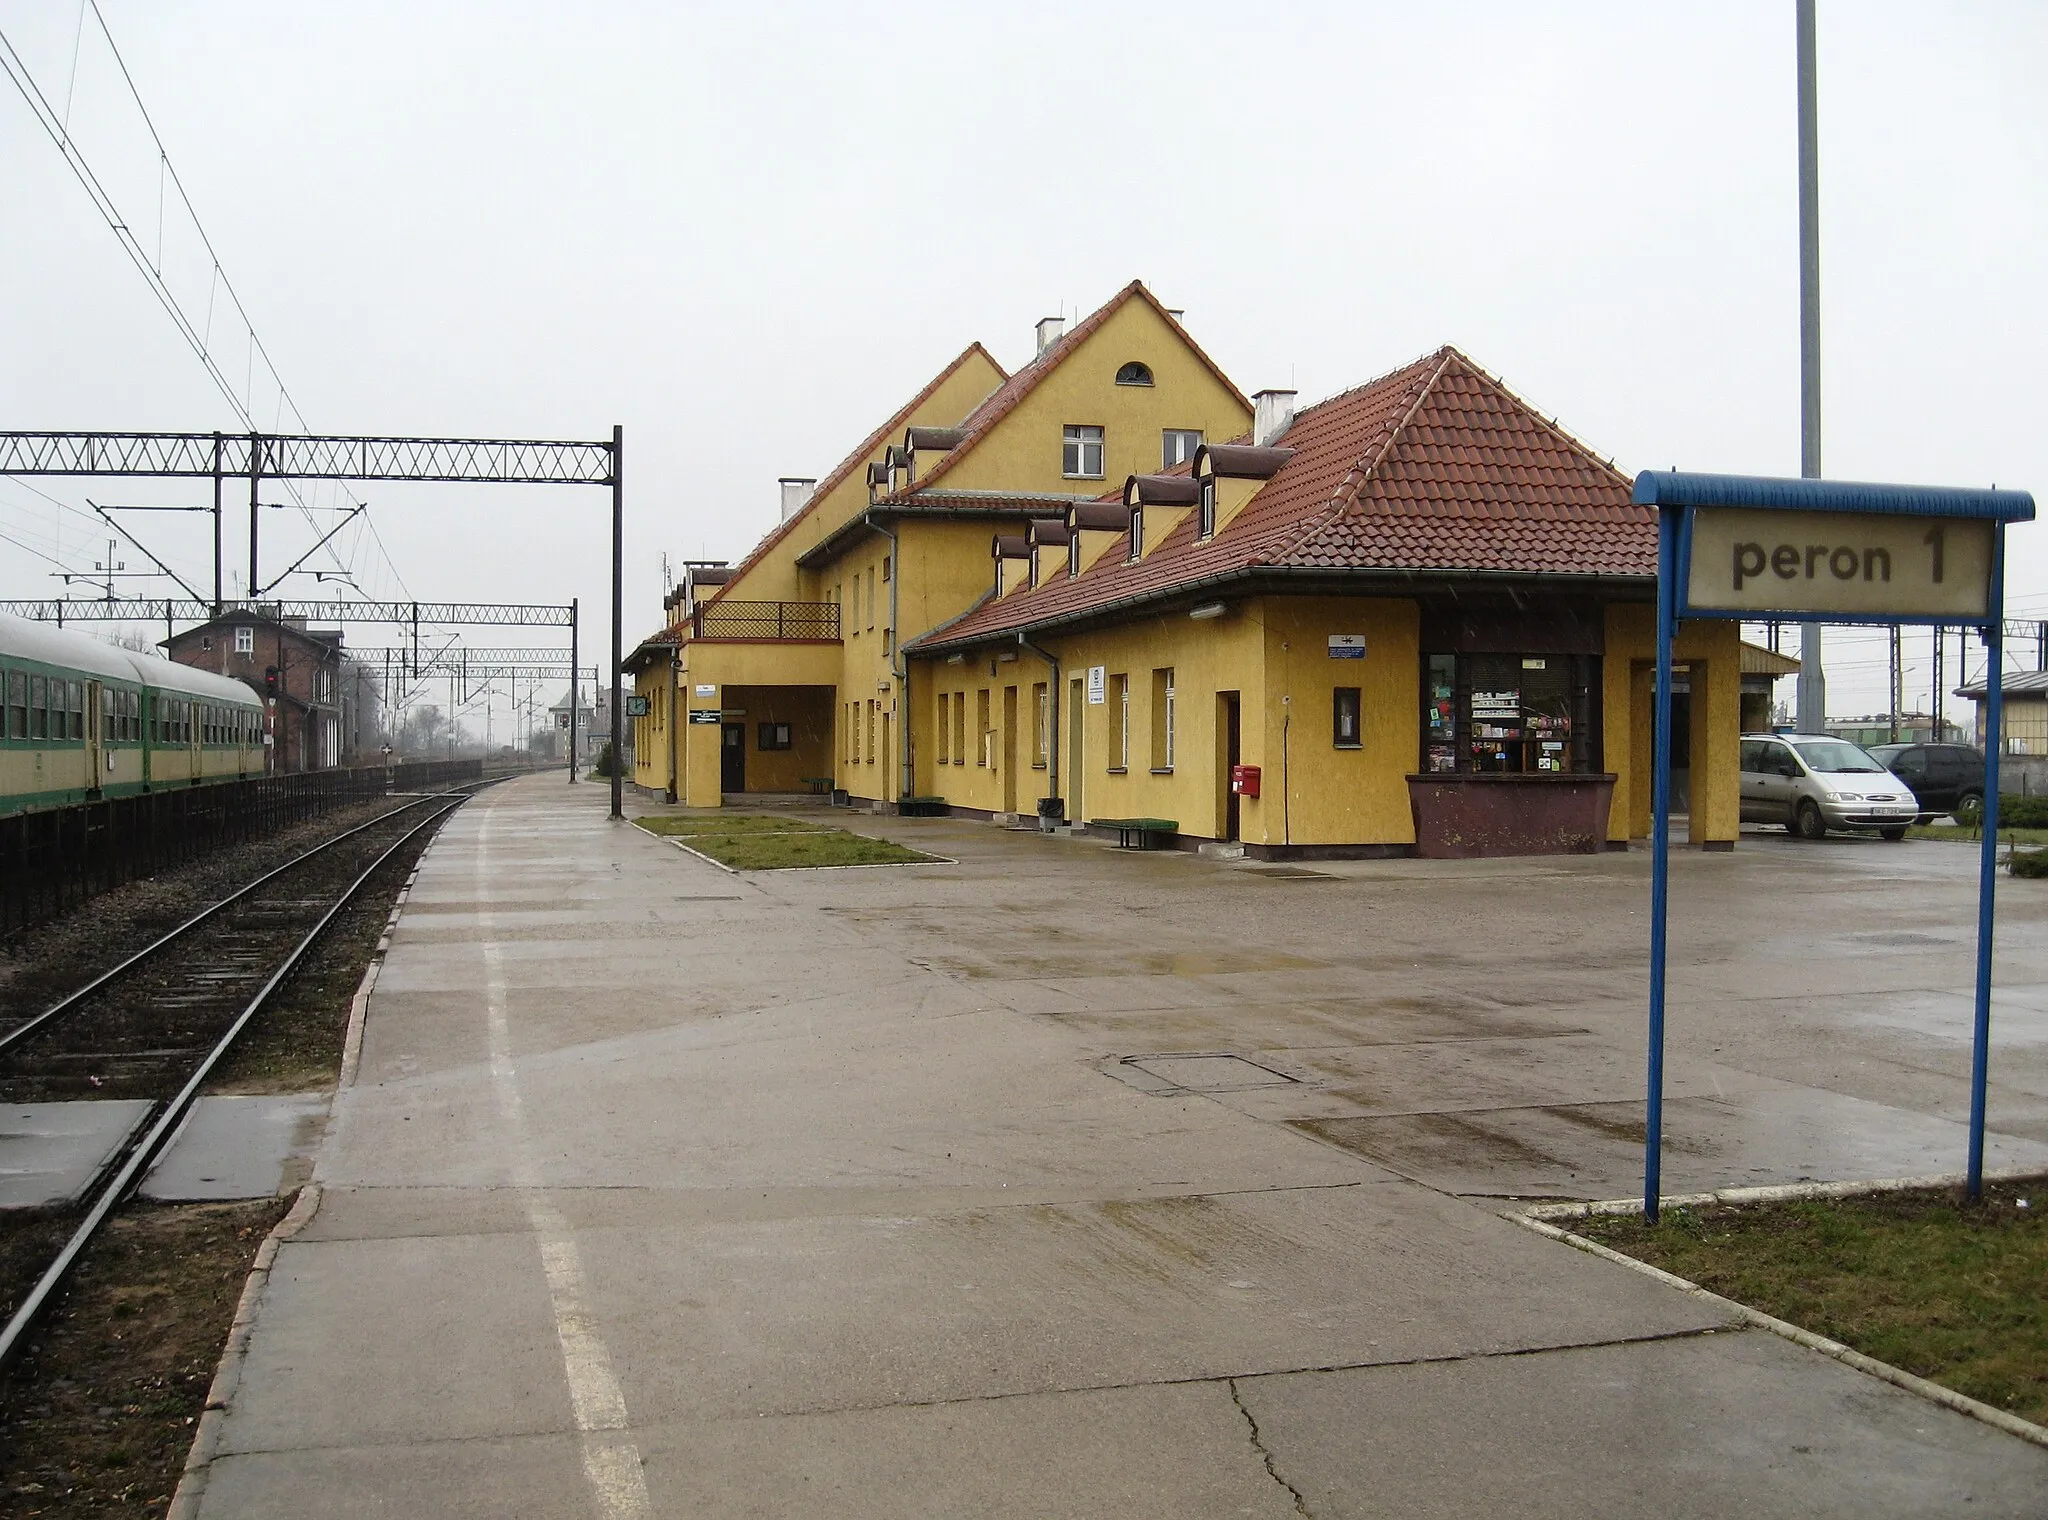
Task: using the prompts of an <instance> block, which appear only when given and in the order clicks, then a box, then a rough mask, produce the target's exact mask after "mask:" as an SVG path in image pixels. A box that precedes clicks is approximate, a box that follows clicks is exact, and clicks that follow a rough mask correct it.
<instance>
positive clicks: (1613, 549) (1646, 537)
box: [909, 347, 1657, 649]
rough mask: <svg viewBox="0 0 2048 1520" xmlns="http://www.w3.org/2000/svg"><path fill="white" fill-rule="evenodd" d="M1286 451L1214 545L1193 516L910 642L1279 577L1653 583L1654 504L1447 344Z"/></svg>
mask: <svg viewBox="0 0 2048 1520" xmlns="http://www.w3.org/2000/svg"><path fill="white" fill-rule="evenodd" d="M1278 442H1280V443H1281V444H1283V445H1284V446H1285V447H1286V448H1288V449H1289V450H1291V451H1292V457H1291V458H1290V459H1289V460H1288V462H1287V463H1286V464H1285V465H1284V466H1283V467H1282V468H1281V469H1280V470H1279V472H1278V473H1277V474H1275V475H1274V476H1273V478H1272V479H1271V480H1270V481H1268V482H1267V483H1266V484H1265V485H1264V486H1263V487H1262V488H1261V489H1260V490H1259V492H1258V494H1257V495H1256V496H1254V497H1253V498H1252V500H1251V502H1250V503H1249V504H1248V505H1246V506H1245V507H1244V509H1243V510H1242V511H1240V512H1239V513H1238V514H1237V515H1236V517H1234V518H1233V519H1232V520H1231V521H1230V522H1229V523H1228V525H1227V526H1226V527H1225V528H1224V529H1223V530H1222V531H1221V532H1219V533H1217V534H1216V535H1215V536H1214V537H1212V538H1210V539H1208V540H1206V541H1201V540H1198V539H1197V538H1196V536H1195V535H1196V530H1197V527H1198V522H1197V514H1196V513H1193V512H1189V513H1187V514H1186V516H1185V517H1184V518H1183V519H1182V520H1181V521H1180V522H1179V523H1178V524H1176V525H1175V526H1174V528H1173V530H1172V531H1171V532H1170V533H1169V534H1168V535H1167V537H1166V539H1165V541H1164V542H1162V543H1160V544H1159V545H1158V546H1157V547H1156V548H1154V549H1152V550H1151V551H1150V552H1148V553H1147V554H1146V555H1145V557H1144V558H1143V559H1141V560H1139V561H1137V562H1136V563H1131V562H1129V561H1128V558H1127V554H1128V545H1127V543H1126V549H1125V552H1124V553H1118V552H1116V551H1115V550H1114V549H1112V550H1111V551H1110V552H1107V553H1105V554H1103V555H1102V557H1101V558H1100V559H1098V560H1097V561H1096V562H1095V563H1094V565H1092V566H1091V567H1090V568H1089V569H1087V570H1085V571H1083V572H1082V573H1081V574H1080V575H1078V576H1073V577H1069V576H1067V575H1065V574H1055V575H1053V576H1052V577H1050V578H1049V579H1047V580H1045V581H1044V582H1042V583H1041V584H1040V585H1038V586H1036V587H1033V588H1031V589H1029V590H1026V591H1018V592H1015V593H1012V594H1011V595H1009V596H1005V597H1003V598H1002V599H1001V600H1000V601H998V600H995V599H994V598H993V597H992V596H991V597H990V598H987V599H984V600H983V601H982V602H981V603H979V604H977V605H976V606H975V607H974V608H972V609H970V610H969V611H968V612H967V613H966V614H965V615H964V616H962V617H961V618H959V619H957V620H956V621H955V622H953V623H952V624H950V625H948V626H946V627H942V628H939V629H936V630H934V631H933V632H932V633H930V634H927V635H925V636H924V637H923V638H921V639H918V640H915V641H913V642H912V644H911V645H910V646H909V647H911V648H913V649H937V648H942V647H948V646H953V645H958V644H963V643H970V642H973V641H975V640H977V639H981V638H985V637H989V636H1007V635H1010V634H1013V633H1019V632H1023V631H1025V630H1028V629H1030V628H1033V627H1036V626H1041V625H1046V624H1054V623H1064V622H1075V621H1081V620H1084V619H1087V618H1090V617H1099V616H1103V615H1107V614H1109V613H1111V612H1113V611H1114V610H1116V609H1118V608H1121V607H1123V606H1125V605H1127V604H1141V603H1145V602H1151V601H1157V600H1161V599H1165V598H1170V597H1172V596H1174V595H1176V594H1177V593H1181V592H1186V591H1191V590H1195V589H1198V588H1202V587H1207V586H1211V585H1215V584H1218V583H1222V582H1228V581H1230V580H1232V579H1243V578H1246V577H1250V576H1253V575H1256V574H1259V573H1262V572H1263V573H1269V574H1273V575H1286V574H1297V575H1313V574H1324V575H1329V576H1333V577H1340V576H1342V575H1343V573H1345V572H1375V571H1377V572H1394V573H1400V574H1409V575H1415V574H1420V575H1425V576H1430V577H1441V578H1444V579H1447V580H1453V581H1455V580H1457V579H1459V578H1461V577H1463V576H1471V577H1486V578H1492V577H1501V576H1508V577H1530V576H1569V577H1574V578H1598V579H1610V578H1627V579H1642V580H1644V581H1654V579H1655V577H1656V573H1657V516H1656V512H1655V509H1653V508H1649V507H1639V506H1637V505H1635V504H1634V503H1633V502H1632V501H1631V500H1630V494H1631V482H1630V480H1629V478H1628V477H1627V476H1625V475H1623V474H1621V473H1620V472H1619V471H1617V470H1616V469H1615V468H1614V467H1613V466H1612V465H1611V464H1609V463H1607V462H1606V461H1604V460H1602V459H1600V458H1599V457H1598V456H1596V455H1595V454H1594V453H1593V452H1592V451H1591V450H1590V449H1587V448H1586V447H1585V446H1584V445H1582V444H1581V443H1579V442H1578V440H1577V439H1575V438H1573V437H1572V436H1571V435H1570V434H1568V433H1566V432H1564V431H1563V430H1562V429H1561V428H1559V427H1558V426H1557V425H1556V424H1555V423H1554V422H1551V421H1548V420H1546V419H1545V418H1544V417H1543V416H1542V415H1540V414H1539V413H1538V412H1537V411H1536V410H1535V409H1534V408H1533V407H1531V406H1529V405H1528V404H1527V403H1526V402H1524V401H1522V400H1521V399H1520V398H1519V397H1518V396H1516V395H1514V393H1513V392H1511V391H1509V390H1508V389H1507V387H1506V386H1504V385H1502V384H1501V383H1500V382H1499V381H1498V380H1496V379H1495V378H1494V377H1493V376H1491V375H1489V374H1487V373H1486V372H1485V371H1483V370H1481V369H1480V368H1479V367H1478V366H1477V365H1475V364H1473V363H1472V362H1471V360H1469V359H1467V358H1466V357H1465V356H1464V355H1463V354H1461V353H1459V352H1458V351H1457V350H1456V349H1454V348H1450V347H1444V348H1440V349H1438V350H1437V351H1436V352H1435V353H1432V354H1428V355H1426V356H1424V357H1423V358H1421V359H1418V360H1416V361H1414V362H1413V363H1411V364H1408V365H1405V366H1403V367H1402V368H1400V369H1398V370H1395V371H1394V372H1393V373H1391V374H1388V375H1384V376H1382V377H1381V378H1379V379H1377V380H1374V381H1371V382H1369V383H1367V384H1365V385H1361V386H1359V387H1358V388H1357V389H1355V390H1350V391H1345V392H1343V393H1342V394H1340V395H1337V396H1333V397H1331V398H1330V399H1329V400H1327V401H1324V402H1321V403H1319V404H1318V405H1316V406H1313V407H1310V408H1308V409H1307V410H1305V411H1303V412H1301V413H1300V414H1299V415H1298V416H1297V417H1296V418H1295V419H1294V422H1293V424H1292V425H1291V426H1290V427H1289V428H1288V430H1287V432H1286V434H1285V435H1284V436H1283V437H1282V438H1281V439H1279V440H1278Z"/></svg>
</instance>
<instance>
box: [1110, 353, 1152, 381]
mask: <svg viewBox="0 0 2048 1520" xmlns="http://www.w3.org/2000/svg"><path fill="white" fill-rule="evenodd" d="M1116 383H1117V384H1118V385H1150V384H1151V383H1152V370H1151V368H1150V367H1149V366H1147V365H1144V364H1140V363H1139V362H1138V361H1137V360H1136V359H1133V360H1132V361H1131V362H1130V363H1129V364H1126V365H1125V366H1124V367H1123V368H1122V369H1120V370H1118V371H1117V372H1116Z"/></svg>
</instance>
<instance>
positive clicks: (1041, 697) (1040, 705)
mask: <svg viewBox="0 0 2048 1520" xmlns="http://www.w3.org/2000/svg"><path fill="white" fill-rule="evenodd" d="M1051 701H1052V698H1051V696H1050V694H1049V693H1048V692H1047V691H1046V686H1045V682H1043V681H1040V682H1038V683H1037V684H1035V685H1034V686H1033V687H1032V688H1031V710H1032V711H1033V712H1034V713H1036V714H1037V723H1036V725H1035V727H1034V732H1033V733H1032V736H1031V763H1032V764H1033V765H1035V766H1037V767H1038V768H1039V769H1041V770H1043V769H1044V768H1045V752H1046V749H1047V747H1048V742H1049V737H1050V736H1049V735H1048V733H1047V731H1046V730H1047V724H1048V722H1049V721H1050V718H1051V715H1052V709H1051Z"/></svg>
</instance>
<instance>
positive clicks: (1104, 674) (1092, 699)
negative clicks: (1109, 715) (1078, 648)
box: [1088, 665, 1109, 707]
mask: <svg viewBox="0 0 2048 1520" xmlns="http://www.w3.org/2000/svg"><path fill="white" fill-rule="evenodd" d="M1108 700H1109V667H1108V666H1107V665H1090V666H1089V667H1088V705H1089V706H1091V707H1100V706H1101V705H1102V704H1103V703H1105V702H1107V701H1108Z"/></svg>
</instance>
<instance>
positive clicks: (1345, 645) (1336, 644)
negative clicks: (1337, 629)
mask: <svg viewBox="0 0 2048 1520" xmlns="http://www.w3.org/2000/svg"><path fill="white" fill-rule="evenodd" d="M1330 658H1331V659H1333V660H1362V659H1364V658H1365V635H1364V634H1362V633H1333V634H1331V635H1330Z"/></svg>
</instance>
